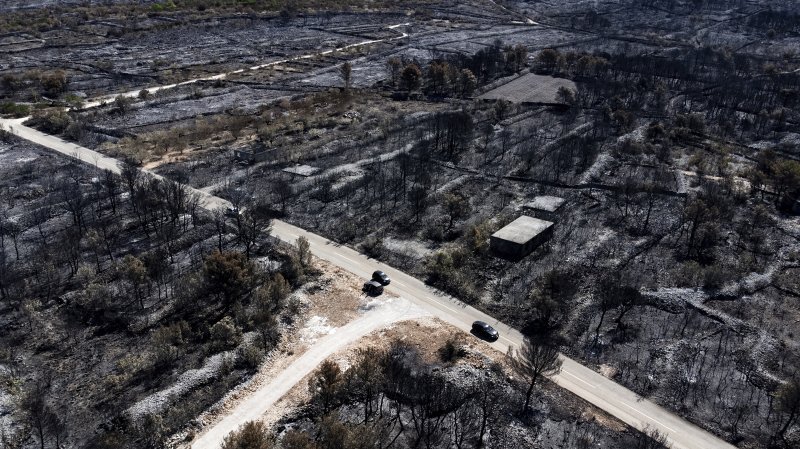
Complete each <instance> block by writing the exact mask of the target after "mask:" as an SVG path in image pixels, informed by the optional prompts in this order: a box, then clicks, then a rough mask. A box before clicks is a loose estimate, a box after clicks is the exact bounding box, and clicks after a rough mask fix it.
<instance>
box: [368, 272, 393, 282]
mask: <svg viewBox="0 0 800 449" xmlns="http://www.w3.org/2000/svg"><path fill="white" fill-rule="evenodd" d="M372 280H373V281H378V282H380V283H381V285H389V283H391V282H392V280H391V279H389V275H388V274H386V273H384V272H383V271H381V270H378V271H376V272H374V273H372Z"/></svg>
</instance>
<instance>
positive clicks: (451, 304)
mask: <svg viewBox="0 0 800 449" xmlns="http://www.w3.org/2000/svg"><path fill="white" fill-rule="evenodd" d="M0 125H3V126H4V127H5V128H6V129H9V127H10V128H11V130H12V132H13V133H14V134H16V135H18V136H20V137H22V138H24V139H27V140H30V141H31V142H35V143H38V144H40V145H42V146H45V147H47V148H50V149H52V150H54V151H57V152H59V153H62V154H64V155H67V156H69V157H73V158H77V159H79V160H81V161H84V162H86V163H88V164H90V165H94V166H97V167H99V168H103V169H108V170H111V171H114V172H117V173H119V171H120V170H119V165H118V161H116V160H115V159H113V158H110V157H107V156H103V155H101V154H100V153H98V152H96V151H93V150H90V149H88V148H84V147H81V146H79V145H76V144H74V143H70V142H66V141H64V140H62V139H60V138H58V137H53V136H50V135H47V134H44V133H42V132H40V131H37V130H34V129H31V128H28V127H26V126H23V125H22V124H20V121H19V120H4V119H0ZM192 190H194V191H195V192H197V194H198V195H200V196H201V198H202V203H201V204H202V206H203V207H205V208H208V209H215V208H219V207H228V206H230V203H229V202H228V201H226V200H224V199H222V198H219V197H216V196H213V195H210V194H208V193H205V192H202V191H200V190H198V189H192ZM272 234H273V235H274V236H276V237H278V238H280V239H281V240H283V241H286V242H290V243H294V242H296V241H297V238H298V237H300V236H303V237H305V238H306V239H308V241H309V243H310V244H311V251H312V252H313V253H314V255H315V256H317V257H319V258H320V259H324V260H327V261H329V262H331V263H333V264H334V265H336V266H338V267H341V268H343V269H345V270H348V271H350V272H352V273H354V274H356V275H358V276H361V277H363V278H369V277H370V276H371V274H372V272H373V271H374V270H376V269H381V270H383V271H385V272H386V273H387V274H388V275H389V276H390V277H391V278H392V284H391V285H390V286H389V287H388V289H389V290H390V291H391V292H392V293H394V294H396V295H398V296H400V297H403V298H407V299H409V300H411V301H412V302H413V303H414V304H415V305H416V306H418V307H419V308H420V309H422V310H424V311H425V312H427V313H430V314H431V315H433V316H436V317H438V318H440V319H442V320H444V321H446V322H448V323H450V324H452V325H454V326H456V327H459V328H461V329H465V330H467V329H469V328H470V326H471V324H472V322H473V321H475V320H483V321H486V322H487V323H490V324H492V325H493V326H494V327H495V328H497V329H498V331H499V332H500V335H501V337H500V339H499V340H498V341H497V342H495V343H493V344H492V345H493V346H494V347H495V348H497V349H498V350H500V351H503V352H505V351H507V349H508V348H509V347H519V346H520V345H521V344H522V335H521V334H520V333H519V332H518V331H516V330H515V329H512V328H510V327H509V326H507V325H505V324H503V323H501V322H499V321H497V320H496V319H494V318H492V317H490V316H488V315H486V314H485V313H483V312H481V311H479V310H477V309H474V308H472V307H469V306H467V305H465V304H463V303H462V302H460V301H459V300H457V299H455V298H453V297H451V296H449V295H446V294H442V293H441V292H438V291H436V290H434V289H432V288H430V287H429V286H427V285H425V284H424V283H423V282H421V281H419V280H418V279H416V278H414V277H412V276H409V275H407V274H405V273H404V272H402V271H400V270H397V269H394V268H392V267H390V266H388V265H385V264H382V263H380V262H377V261H375V260H372V259H369V258H367V257H366V256H364V255H363V254H360V253H358V252H357V251H355V250H353V249H351V248H348V247H346V246H343V245H339V244H337V243H335V242H332V241H330V240H328V239H326V238H324V237H322V236H319V235H317V234H313V233H311V232H308V231H306V230H303V229H301V228H298V227H296V226H293V225H290V224H288V223H285V222H283V221H279V220H275V221H274V222H273V230H272ZM315 347H316V346H315ZM563 362H564V363H563V366H562V369H561V373H559V374H557V375H556V376H553V377H552V380H553V381H554V382H555V383H556V384H558V385H560V386H561V387H563V388H565V389H567V390H569V391H571V392H572V393H574V394H576V395H577V396H579V397H581V398H583V399H585V400H586V401H588V402H590V403H592V404H594V405H595V406H597V407H598V408H600V409H602V410H605V411H606V412H608V413H609V414H610V415H613V416H615V417H617V418H619V419H620V420H621V421H623V422H625V423H627V424H629V425H631V426H633V427H636V428H638V429H644V428H645V427H647V428H649V429H656V430H658V431H660V432H662V433H663V434H665V435H666V436H667V438H668V439H669V441H670V443H671V446H672V448H673V449H733V448H734V447H735V446H732V445H730V444H728V443H726V442H724V441H723V440H721V439H719V438H717V437H715V436H714V435H712V434H710V433H709V432H706V431H705V430H703V429H701V428H699V427H697V426H695V425H694V424H692V423H689V422H688V421H686V420H684V419H682V418H680V417H678V416H677V415H675V414H673V413H671V412H669V411H667V410H665V409H664V408H662V407H660V406H658V405H656V404H654V403H653V402H651V401H649V400H647V399H643V398H640V397H639V396H637V395H636V394H635V393H633V392H632V391H630V390H628V389H626V388H624V387H623V386H621V385H619V384H617V383H615V382H613V381H611V380H609V379H607V378H606V377H604V376H603V375H601V374H599V373H597V372H595V371H592V370H591V369H589V368H586V367H585V366H582V365H581V364H579V363H578V362H576V361H574V360H572V359H569V358H566V357H564V358H563ZM259 394H262V393H259ZM263 394H266V393H263ZM259 397H260V396H259ZM248 416H249V415H248ZM237 419H241V416H240V417H238V418H231V420H237ZM225 422H228V423H229V422H231V421H225ZM236 422H241V421H236ZM199 447H200V446H198V448H199ZM204 448H205V446H204ZM207 449H212V447H211V446H209V447H208V448H207Z"/></svg>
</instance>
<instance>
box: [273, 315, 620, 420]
mask: <svg viewBox="0 0 800 449" xmlns="http://www.w3.org/2000/svg"><path fill="white" fill-rule="evenodd" d="M451 338H453V339H455V341H456V342H457V343H458V344H460V345H461V346H462V347H463V348H465V349H466V352H467V355H466V356H465V357H462V358H460V359H458V360H457V361H455V364H463V365H471V366H474V367H476V368H479V369H483V368H488V367H489V364H490V363H492V362H494V363H499V364H500V365H501V366H503V369H504V370H505V372H506V373H508V375H510V376H515V373H514V372H513V371H512V368H511V366H510V364H509V363H508V357H507V355H506V354H504V353H502V352H500V351H498V350H496V349H494V348H492V347H491V346H489V345H488V344H487V343H485V342H484V341H483V340H479V339H477V338H475V337H474V336H472V335H470V334H468V333H466V332H464V331H463V330H461V329H459V328H456V327H454V326H452V325H450V324H447V323H445V322H444V321H442V320H440V319H438V318H435V317H430V316H427V317H421V318H417V319H414V320H406V321H399V322H397V323H394V324H393V325H391V326H387V327H384V328H383V329H379V330H376V331H374V332H372V333H371V334H369V335H367V336H365V337H364V338H361V339H360V340H359V341H358V342H357V343H355V344H352V345H350V346H348V347H347V348H345V349H343V350H341V351H338V352H337V353H335V354H333V355H331V356H330V357H329V359H331V360H334V361H336V362H337V363H338V364H339V366H340V367H341V368H342V369H343V370H345V369H347V368H348V367H349V366H350V365H351V361H352V360H354V359H355V358H356V357H357V353H358V351H359V350H360V349H364V348H369V347H373V348H378V349H388V348H389V346H390V345H391V343H392V342H393V341H395V340H401V341H404V342H406V343H408V344H410V345H412V346H414V347H416V348H417V349H418V350H419V354H420V356H421V357H422V360H423V361H425V362H431V363H432V362H439V355H438V350H439V348H441V347H442V346H443V344H444V343H445V342H446V341H447V340H448V339H451ZM312 375H313V373H311V374H309V375H307V376H305V377H304V378H303V380H302V381H300V382H298V383H297V384H295V386H294V387H293V388H292V389H291V390H290V391H289V392H288V393H287V394H286V395H284V396H283V397H282V398H281V399H280V400H279V401H277V402H276V403H275V404H274V406H273V407H271V408H270V409H269V411H268V412H267V413H265V414H264V415H262V421H263V422H264V423H265V424H267V426H269V427H271V426H273V425H274V424H276V423H277V422H278V421H279V420H280V419H281V418H282V417H284V416H286V415H287V414H289V413H291V412H292V411H294V410H296V409H297V407H299V406H301V405H302V404H303V403H305V402H307V401H308V400H309V399H310V397H311V396H310V393H309V389H308V382H309V380H310V379H311V377H312ZM547 390H548V391H547V394H548V395H551V396H559V397H562V398H563V399H564V400H563V401H561V400H559V402H560V403H562V404H564V405H569V406H570V408H572V409H573V410H574V413H575V416H577V415H578V414H580V416H581V417H582V419H584V420H595V421H597V422H598V423H599V424H601V425H603V426H605V427H608V428H610V429H612V430H614V431H616V432H622V431H624V430H626V429H627V426H626V425H625V424H624V423H622V422H620V421H619V420H617V419H616V418H614V417H612V416H609V415H608V414H607V413H605V412H603V411H602V410H600V409H598V408H596V407H594V406H592V405H590V404H588V403H586V402H585V401H583V400H582V399H580V398H577V397H575V396H573V395H571V394H569V393H567V392H565V391H564V390H562V389H560V388H558V387H557V386H555V385H553V384H548V386H547Z"/></svg>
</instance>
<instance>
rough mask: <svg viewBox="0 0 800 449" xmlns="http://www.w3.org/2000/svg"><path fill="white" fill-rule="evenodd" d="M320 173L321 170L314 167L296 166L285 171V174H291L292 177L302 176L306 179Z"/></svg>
mask: <svg viewBox="0 0 800 449" xmlns="http://www.w3.org/2000/svg"><path fill="white" fill-rule="evenodd" d="M318 171H319V168H317V167H312V166H310V165H299V164H298V165H295V166H292V167H286V168H284V169H283V172H284V173H289V174H292V175H297V176H302V177H304V178H306V177H309V176H311V175H313V174H315V173H317V172H318Z"/></svg>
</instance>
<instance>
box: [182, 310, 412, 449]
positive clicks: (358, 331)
mask: <svg viewBox="0 0 800 449" xmlns="http://www.w3.org/2000/svg"><path fill="white" fill-rule="evenodd" d="M374 305H375V307H369V309H368V310H365V311H364V312H363V314H362V315H361V316H360V317H359V318H357V319H355V320H353V321H351V322H350V323H348V324H346V325H344V326H342V327H340V328H337V329H335V331H334V333H332V334H330V335H327V336H325V337H323V338H320V339H319V340H317V341H316V342H315V343H314V344H313V345H312V346H310V347H309V349H308V351H306V352H305V353H303V355H301V356H300V357H298V358H297V360H295V361H294V362H292V363H291V364H290V365H289V366H287V367H286V368H285V369H284V370H283V371H281V373H280V374H278V375H277V376H275V377H274V378H273V379H271V380H270V381H269V382H268V383H266V384H264V385H262V386H261V387H259V388H258V389H257V390H256V391H254V392H253V393H252V394H250V395H249V396H247V398H245V399H244V400H243V401H242V402H240V403H239V404H237V405H236V407H234V408H233V410H231V411H230V412H229V413H228V414H227V415H226V416H225V417H224V418H222V420H220V421H219V422H217V423H216V424H214V425H212V426H210V427H209V428H208V429H206V430H204V432H203V433H201V434H200V435H199V436H198V437H197V439H196V440H195V441H193V442H192V443H191V446H190V447H191V449H219V447H220V446H221V445H222V440H223V439H224V438H225V436H226V435H228V434H229V433H230V432H232V431H234V430H236V429H237V428H239V426H240V425H242V423H245V422H247V421H253V420H257V419H259V418H261V416H263V415H264V413H266V412H267V411H268V410H269V409H270V408H271V407H272V406H273V405H274V404H275V403H276V402H278V400H279V399H280V398H282V397H283V396H284V395H285V394H286V393H288V392H289V390H291V388H292V387H293V386H295V385H296V384H297V383H298V382H300V381H301V380H302V379H303V378H304V377H305V376H307V375H308V374H311V373H312V372H313V371H314V370H315V369H316V368H317V366H318V365H319V364H320V363H322V362H323V361H324V360H325V359H326V358H328V357H329V356H331V355H333V354H335V353H336V352H338V351H339V350H341V349H344V348H345V347H347V346H348V345H349V344H351V343H353V342H355V341H356V340H358V339H360V338H361V337H363V336H365V335H367V334H369V333H370V332H372V331H375V330H378V329H380V328H382V327H384V326H387V325H389V324H391V323H393V322H396V321H401V320H409V319H414V318H419V317H420V316H424V315H425V313H424V312H423V311H422V310H420V309H419V308H418V307H415V306H414V304H413V303H411V302H410V301H408V300H406V299H403V298H389V299H387V300H379V301H378V300H376V301H374Z"/></svg>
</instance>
